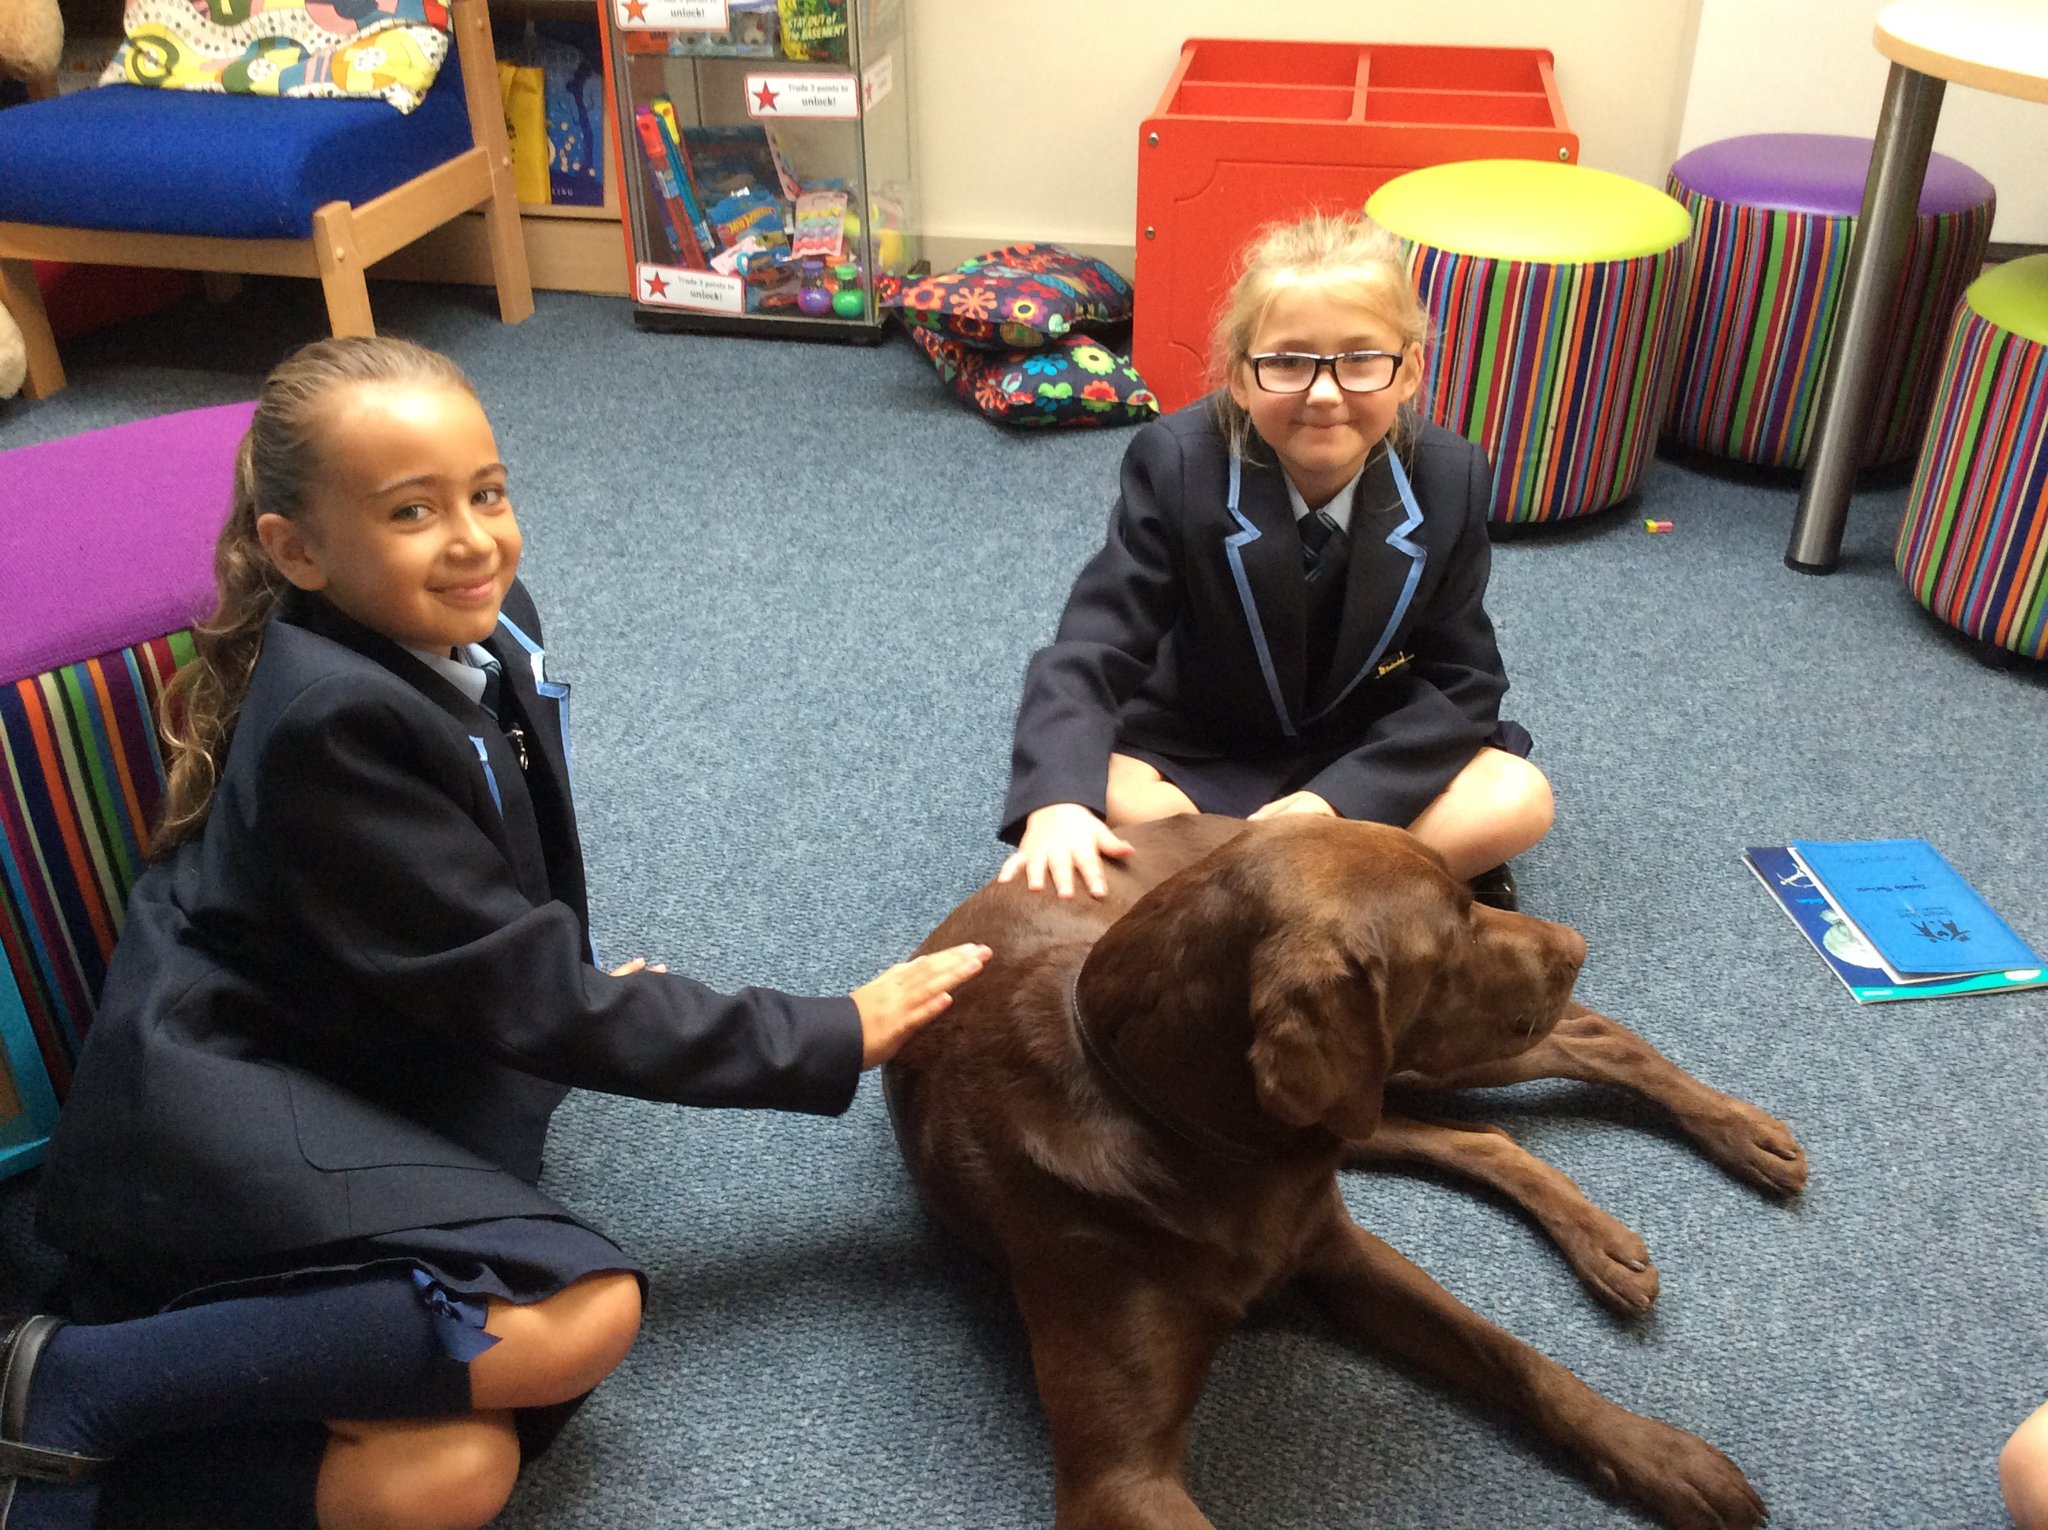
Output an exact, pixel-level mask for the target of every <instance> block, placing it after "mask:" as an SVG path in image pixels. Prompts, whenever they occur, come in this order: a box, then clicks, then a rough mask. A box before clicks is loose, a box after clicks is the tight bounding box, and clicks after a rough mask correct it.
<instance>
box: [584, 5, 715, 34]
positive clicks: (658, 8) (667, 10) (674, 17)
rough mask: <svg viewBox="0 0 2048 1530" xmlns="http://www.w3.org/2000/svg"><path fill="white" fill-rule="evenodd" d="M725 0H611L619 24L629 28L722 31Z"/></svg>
mask: <svg viewBox="0 0 2048 1530" xmlns="http://www.w3.org/2000/svg"><path fill="white" fill-rule="evenodd" d="M725 4H726V0H612V10H613V12H614V13H615V15H616V17H617V20H618V24H619V25H620V26H621V27H626V28H630V29H636V30H638V29H645V30H657V31H675V32H723V31H725V30H726V28H727V27H729V26H730V25H731V18H730V17H728V16H727V15H726V9H725Z"/></svg>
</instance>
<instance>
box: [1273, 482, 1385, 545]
mask: <svg viewBox="0 0 2048 1530" xmlns="http://www.w3.org/2000/svg"><path fill="white" fill-rule="evenodd" d="M1364 477H1365V469H1364V468H1363V467H1361V468H1360V469H1359V470H1358V471H1357V472H1355V473H1353V474H1352V475H1351V482H1349V483H1347V484H1345V485H1344V487H1343V488H1341V489H1339V490H1338V491H1337V492H1336V493H1335V494H1334V495H1332V496H1331V499H1330V502H1329V503H1328V504H1327V505H1325V506H1323V514H1325V515H1327V516H1328V517H1329V518H1330V519H1331V520H1333V521H1335V522H1336V523H1337V529H1338V530H1339V531H1341V532H1343V533H1344V534H1345V535H1346V536H1349V535H1351V502H1352V501H1353V500H1355V499H1356V498H1358V483H1359V480H1360V479H1362V478H1364ZM1280 481H1281V482H1282V483H1284V484H1286V485H1287V503H1288V504H1290V505H1292V506H1294V519H1295V521H1296V523H1297V524H1298V523H1299V522H1300V521H1301V520H1302V518H1303V517H1304V516H1306V515H1307V514H1308V513H1309V509H1308V501H1307V500H1305V499H1303V498H1302V497H1301V490H1299V489H1297V488H1296V487H1295V486H1294V480H1293V479H1292V478H1289V477H1288V476H1287V475H1286V474H1285V473H1282V474H1281V475H1280Z"/></svg>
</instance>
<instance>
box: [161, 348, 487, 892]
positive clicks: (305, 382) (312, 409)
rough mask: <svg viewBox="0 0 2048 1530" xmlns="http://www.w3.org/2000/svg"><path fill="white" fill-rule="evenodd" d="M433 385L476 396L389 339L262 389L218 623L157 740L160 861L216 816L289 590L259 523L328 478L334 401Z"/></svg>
mask: <svg viewBox="0 0 2048 1530" xmlns="http://www.w3.org/2000/svg"><path fill="white" fill-rule="evenodd" d="M380 382H391V383H434V384H441V385H446V386H450V387H456V388H460V389H462V390H463V391H464V392H466V393H468V394H469V395H470V396H471V397H475V395H476V388H475V386H474V385H473V384H472V383H471V382H470V380H469V379H468V377H466V376H465V375H464V374H463V372H462V369H461V368H460V367H458V366H456V364H455V363H454V362H452V361H450V360H449V359H448V358H447V357H445V356H442V355H440V354H439V353H437V352H434V351H430V350H427V349H425V348H424V347H423V346H418V345H414V344H412V343H411V342H410V341H407V340H394V339H389V338H386V337H383V336H367V337H356V338H351V339H341V340H318V341H315V342H314V343H313V344H311V345H308V346H304V347H302V348H301V349H299V350H297V351H295V352H293V353H292V354H291V355H290V356H288V357H286V358H285V359H284V360H283V361H282V362H280V363H279V364H278V365H277V367H276V368H275V369H274V370H273V371H272V372H271V374H270V375H269V376H268V377H266V378H265V379H264V380H263V391H262V393H261V395H260V396H259V398H258V399H257V403H256V413H255V415H254V417H253V418H252V419H251V420H250V421H249V430H248V433H247V434H246V435H244V436H243V437H242V444H241V447H240V449H239V450H238V451H237V452H236V453H235V484H234V493H233V496H232V498H231V499H230V502H229V505H228V518H227V524H226V525H224V526H222V527H221V531H220V537H219V539H218V540H217V541H216V542H215V543H214V549H213V581H214V588H215V590H216V591H217V592H218V593H217V598H216V601H215V605H214V609H213V614H212V615H211V616H209V617H207V618H206V619H205V620H204V621H202V622H199V623H198V624H197V625H196V626H195V627H194V628H193V633H192V636H193V648H194V650H195V652H194V656H193V658H192V660H191V661H190V662H189V663H187V664H185V665H184V666H183V667H181V668H180V669H179V670H178V672H177V674H175V675H173V676H172V677H171V681H170V684H169V685H168V686H166V687H165V690H164V697H163V707H162V718H161V722H160V723H159V731H160V732H161V734H162V735H163V740H164V744H165V746H166V749H165V754H166V763H167V766H168V771H167V775H168V780H167V783H166V785H165V788H164V799H163V806H162V809H161V812H160V814H159V817H158V820H157V827H156V833H155V834H154V835H153V836H152V837H151V841H150V846H149V854H150V856H151V858H152V859H158V858H161V857H162V856H164V855H166V854H168V853H169V852H170V851H171V850H173V849H175V848H176V847H177V846H178V845H180V844H182V843H184V842H185V841H186V840H188V839H191V838H192V837H193V836H195V835H196V834H198V832H199V831H200V829H201V828H202V827H203V826H204V825H205V823H206V815H207V813H208V812H209V811H210V810H211V809H212V807H213V793H214V788H215V787H216V786H217V785H218V784H219V782H220V771H221V765H222V762H223V761H224V760H225V759H226V757H227V751H228V745H229V743H230V742H231V741H232V740H233V738H234V735H235V719H236V718H237V717H238V716H239V715H240V713H241V710H242V699H243V697H244V696H246V695H247V694H248V690H249V677H250V676H251V675H252V674H253V673H254V672H255V669H256V660H257V658H258V657H259V656H260V655H261V654H262V652H263V631H264V628H265V627H266V626H267V625H268V624H269V621H270V613H271V610H272V608H273V607H275V606H276V604H277V601H278V597H279V596H280V595H282V594H283V593H284V591H285V589H286V587H287V581H286V579H285V577H284V575H282V574H281V573H279V572H278V570H277V566H276V565H275V564H273V563H272V562H271V561H270V555H269V554H268V553H267V552H265V551H264V548H263V542H262V540H261V538H259V537H258V536H257V534H256V522H257V519H258V517H260V516H264V515H271V514H275V515H282V516H284V517H285V518H286V519H288V520H296V519H298V518H299V517H300V516H302V515H303V514H305V511H306V502H307V496H308V491H309V489H310V487H311V485H312V483H313V480H314V477H315V475H316V474H317V473H318V472H319V471H320V465H321V463H320V452H319V446H318V442H317V439H316V437H317V435H318V427H319V424H320V420H321V415H322V413H323V409H324V406H325V405H326V404H327V403H328V402H329V401H330V400H329V395H330V394H332V393H333V391H334V390H335V389H337V388H341V387H346V386H349V385H351V384H356V383H380Z"/></svg>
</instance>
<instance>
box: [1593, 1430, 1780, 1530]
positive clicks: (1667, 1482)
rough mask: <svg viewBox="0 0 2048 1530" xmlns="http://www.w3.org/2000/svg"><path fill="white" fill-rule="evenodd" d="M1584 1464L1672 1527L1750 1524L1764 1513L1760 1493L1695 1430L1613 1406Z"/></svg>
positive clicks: (1731, 1529)
mask: <svg viewBox="0 0 2048 1530" xmlns="http://www.w3.org/2000/svg"><path fill="white" fill-rule="evenodd" d="M1614 1411H1615V1413H1616V1414H1617V1415H1619V1418H1617V1419H1615V1420H1613V1421H1612V1422H1611V1423H1610V1425H1609V1427H1607V1428H1606V1429H1603V1430H1602V1431H1601V1434H1600V1437H1599V1438H1598V1439H1596V1440H1594V1441H1593V1442H1592V1449H1591V1452H1590V1454H1589V1457H1588V1461H1587V1464H1588V1466H1589V1467H1590V1469H1591V1470H1592V1473H1593V1476H1594V1478H1595V1479H1596V1480H1597V1481H1598V1482H1599V1483H1600V1484H1601V1485H1602V1486H1603V1487H1606V1488H1608V1489H1609V1490H1611V1491H1613V1492H1614V1493H1617V1494H1619V1495H1621V1496H1623V1497H1626V1498H1632V1499H1634V1500H1635V1501H1636V1502H1637V1503H1639V1504H1641V1505H1642V1506H1643V1507H1644V1508H1646V1509H1648V1510H1649V1511H1650V1512H1651V1513H1653V1514H1655V1515H1656V1516H1657V1518H1659V1519H1660V1520H1662V1521H1663V1522H1664V1523H1665V1524H1667V1525H1669V1526H1671V1527H1672V1530H1749V1527H1751V1526H1754V1525H1760V1524H1762V1523H1763V1522H1764V1520H1765V1518H1766V1517H1768V1511H1767V1510H1766V1509H1765V1508H1764V1500H1763V1496H1762V1495H1761V1494H1760V1493H1758V1492H1757V1490H1756V1489H1755V1488H1754V1487H1752V1486H1751V1485H1750V1481H1749V1479H1748V1478H1747V1477H1745V1476H1744V1475H1743V1474H1742V1468H1741V1467H1739V1466H1737V1465H1736V1464H1735V1463H1734V1462H1733V1461H1731V1460H1729V1459H1728V1457H1727V1456H1725V1455H1723V1454H1722V1453H1721V1452H1720V1451H1718V1450H1716V1449H1715V1448H1714V1447H1713V1446H1711V1445H1709V1444H1708V1443H1707V1442H1706V1441H1705V1440H1703V1439H1701V1438H1700V1437H1699V1436H1698V1435H1696V1434H1688V1433H1686V1432H1685V1431H1684V1430H1683V1429H1678V1428H1674V1427H1673V1426H1672V1425H1670V1424H1667V1423H1664V1422H1662V1421H1661V1420H1659V1419H1654V1418H1644V1417H1643V1416H1642V1415H1641V1414H1639V1413H1630V1412H1628V1411H1627V1410H1626V1409H1624V1408H1616V1409H1615V1410H1614Z"/></svg>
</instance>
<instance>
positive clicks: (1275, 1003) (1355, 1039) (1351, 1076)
mask: <svg viewBox="0 0 2048 1530" xmlns="http://www.w3.org/2000/svg"><path fill="white" fill-rule="evenodd" d="M1251 978H1252V981H1251V1011H1252V1046H1251V1054H1250V1056H1251V1065H1252V1079H1253V1082H1254V1083H1255V1085H1256V1086H1257V1089H1258V1094H1259V1104H1260V1105H1261V1106H1262V1107H1263V1108H1264V1109H1265V1111H1266V1113H1267V1114H1268V1115H1270V1116H1272V1117H1274V1118H1275V1119H1276V1120H1280V1121H1285V1122H1286V1123H1287V1124H1288V1125H1290V1126H1310V1125H1321V1126H1323V1127H1324V1128H1326V1129H1327V1130H1329V1131H1331V1132H1334V1133H1335V1134H1336V1135H1337V1136H1339V1137H1342V1138H1344V1139H1345V1140H1347V1141H1351V1142H1361V1141H1363V1140H1364V1139H1365V1138H1367V1137H1370V1136H1371V1135H1372V1134H1373V1132H1374V1131H1375V1130H1376V1129H1377V1128H1378V1126H1379V1122H1380V1096H1381V1093H1382V1091H1383V1090H1384V1088H1385V1086H1386V1082H1387V1073H1388V1070H1389V1069H1390V1067H1391V1066H1392V1061H1393V1053H1392V1047H1391V1045H1390V1043H1389V1041H1388V1038H1387V1024H1386V994H1387V977H1386V964H1385V962H1384V961H1382V960H1381V959H1380V957H1379V956H1377V955H1372V956H1369V957H1362V958H1355V959H1349V958H1347V954H1346V952H1345V951H1344V949H1343V947H1342V946H1341V945H1338V944H1336V943H1333V942H1330V941H1327V940H1322V939H1317V938H1315V937H1313V936H1311V935H1308V934H1305V933H1302V932H1290V931H1283V932H1281V933H1278V934H1275V935H1270V936H1268V937H1267V938H1266V939H1265V940H1264V941H1262V942H1261V943H1260V945H1259V948H1258V951H1257V952H1256V953H1255V954H1254V956H1253V958H1252V973H1251Z"/></svg>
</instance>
